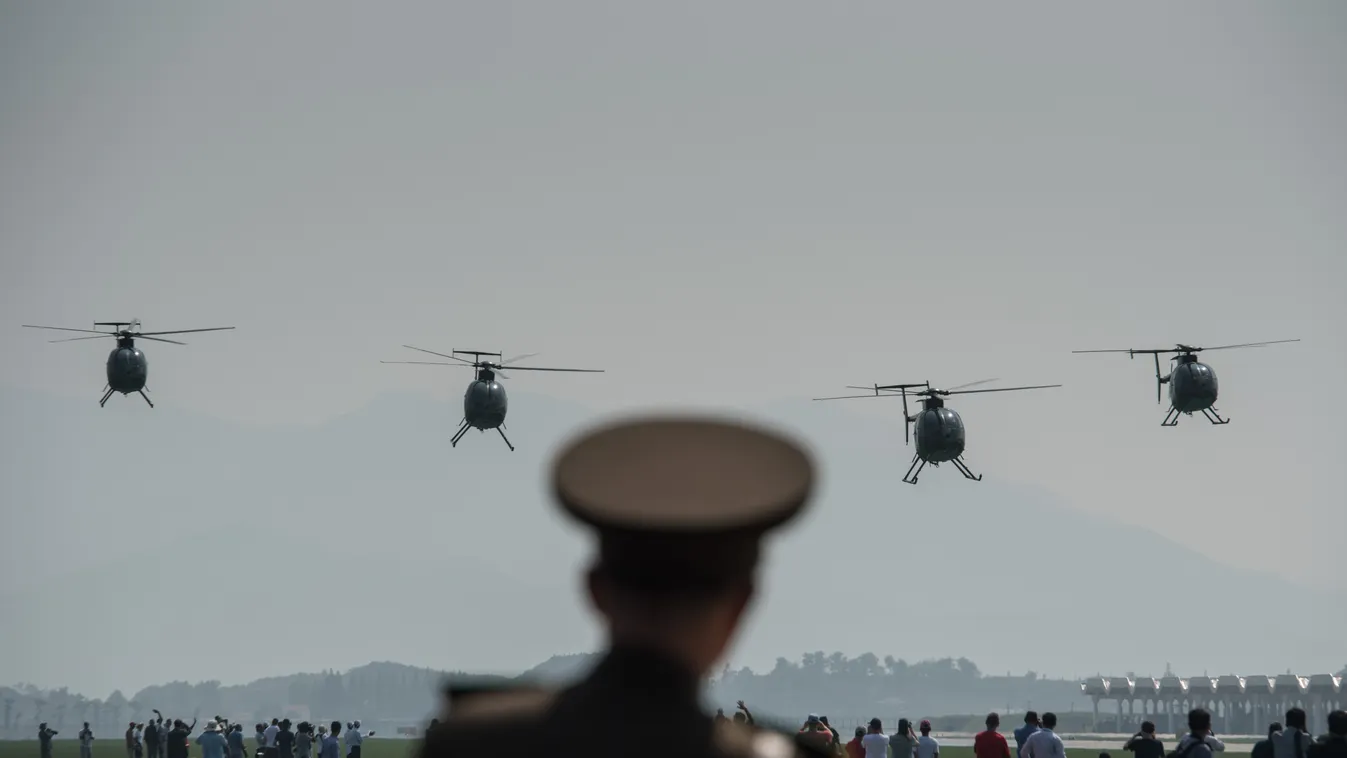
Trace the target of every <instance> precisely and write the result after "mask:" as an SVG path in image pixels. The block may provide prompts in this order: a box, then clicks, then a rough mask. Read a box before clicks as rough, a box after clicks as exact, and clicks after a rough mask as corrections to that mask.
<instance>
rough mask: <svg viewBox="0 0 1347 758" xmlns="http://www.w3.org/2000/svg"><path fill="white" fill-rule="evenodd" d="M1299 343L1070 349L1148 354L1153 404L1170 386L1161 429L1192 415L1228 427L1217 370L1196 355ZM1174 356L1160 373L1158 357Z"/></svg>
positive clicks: (1074, 351) (1131, 354) (1079, 351)
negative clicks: (1220, 407) (1220, 404)
mask: <svg viewBox="0 0 1347 758" xmlns="http://www.w3.org/2000/svg"><path fill="white" fill-rule="evenodd" d="M1299 341H1300V340H1298V339H1295V340H1273V341H1271V342H1245V343H1243V344H1240V345H1218V346H1216V347H1189V346H1188V345H1175V346H1174V347H1172V348H1158V349H1155V350H1138V349H1127V350H1072V351H1071V352H1072V353H1127V356H1128V357H1129V358H1134V357H1136V356H1137V355H1147V354H1149V355H1151V356H1152V357H1154V358H1155V402H1156V404H1157V405H1158V404H1159V403H1160V388H1161V386H1162V385H1165V384H1168V385H1169V412H1168V413H1166V414H1165V418H1164V420H1163V421H1161V422H1160V426H1178V425H1179V416H1180V415H1182V414H1187V415H1189V416H1191V415H1193V414H1194V413H1201V414H1202V415H1203V416H1206V417H1207V420H1208V421H1210V422H1211V423H1213V424H1228V423H1230V419H1228V418H1221V416H1220V413H1218V412H1217V410H1216V408H1215V405H1216V396H1217V394H1218V393H1217V390H1218V387H1217V382H1216V371H1215V370H1214V369H1212V367H1211V366H1208V365H1207V364H1205V363H1202V362H1201V361H1199V360H1198V359H1197V354H1198V353H1200V352H1202V351H1204V350H1233V349H1234V348H1237V347H1263V346H1264V345H1280V344H1283V343H1286V342H1299ZM1161 353H1174V354H1175V355H1174V357H1173V358H1170V359H1169V360H1170V362H1171V363H1174V366H1173V368H1171V369H1169V373H1168V374H1161V373H1160V354H1161Z"/></svg>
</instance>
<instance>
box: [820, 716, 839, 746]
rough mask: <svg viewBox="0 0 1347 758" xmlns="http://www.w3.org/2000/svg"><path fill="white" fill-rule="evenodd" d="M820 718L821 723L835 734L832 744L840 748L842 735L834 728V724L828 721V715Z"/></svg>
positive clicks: (830, 732)
mask: <svg viewBox="0 0 1347 758" xmlns="http://www.w3.org/2000/svg"><path fill="white" fill-rule="evenodd" d="M818 720H819V723H820V724H823V726H824V727H826V728H827V729H828V733H829V734H831V735H832V736H833V740H832V746H833V747H836V748H840V747H841V746H842V735H841V734H838V732H837V730H836V729H833V725H832V724H829V723H828V717H827V716H819V719H818Z"/></svg>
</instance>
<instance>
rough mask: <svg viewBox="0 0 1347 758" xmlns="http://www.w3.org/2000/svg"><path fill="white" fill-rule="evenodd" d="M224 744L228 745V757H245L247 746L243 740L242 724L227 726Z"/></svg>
mask: <svg viewBox="0 0 1347 758" xmlns="http://www.w3.org/2000/svg"><path fill="white" fill-rule="evenodd" d="M225 744H226V745H227V746H228V747H229V758H247V753H248V746H247V744H246V743H245V742H244V741H243V724H234V725H233V726H231V727H229V734H227V735H225Z"/></svg>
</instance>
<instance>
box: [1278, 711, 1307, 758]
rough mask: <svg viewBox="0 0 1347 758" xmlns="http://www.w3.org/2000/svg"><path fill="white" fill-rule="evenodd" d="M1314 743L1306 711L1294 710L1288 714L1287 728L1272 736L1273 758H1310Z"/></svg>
mask: <svg viewBox="0 0 1347 758" xmlns="http://www.w3.org/2000/svg"><path fill="white" fill-rule="evenodd" d="M1313 742H1314V737H1312V736H1311V735H1310V733H1309V725H1308V723H1307V722H1306V719H1305V711H1304V710H1302V709H1300V708H1292V709H1291V710H1289V711H1287V712H1286V728H1285V729H1283V730H1281V731H1280V732H1278V733H1277V734H1274V735H1272V755H1273V758H1308V756H1309V752H1310V744H1311V743H1313Z"/></svg>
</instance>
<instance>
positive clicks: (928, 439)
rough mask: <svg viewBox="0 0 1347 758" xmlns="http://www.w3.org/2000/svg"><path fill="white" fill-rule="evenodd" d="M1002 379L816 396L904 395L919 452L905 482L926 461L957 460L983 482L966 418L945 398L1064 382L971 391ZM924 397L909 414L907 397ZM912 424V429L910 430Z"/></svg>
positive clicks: (907, 436) (907, 435)
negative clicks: (967, 458)
mask: <svg viewBox="0 0 1347 758" xmlns="http://www.w3.org/2000/svg"><path fill="white" fill-rule="evenodd" d="M995 381H1000V380H998V379H983V380H981V381H977V382H970V383H969V384H960V385H958V386H957V387H951V388H949V389H947V390H942V389H937V388H934V387H932V386H931V383H930V382H929V381H926V382H922V383H920V384H876V385H874V386H872V387H857V386H853V385H847V389H852V390H873V391H874V394H873V395H839V396H837V397H816V398H814V399H815V400H847V399H851V398H862V397H900V398H902V400H903V444H904V445H906V444H909V442H910V441H911V437H915V438H916V443H917V452H916V454H915V455H913V456H912V465H910V466H908V467H907V474H905V475H904V476H903V481H904V482H905V483H907V484H916V483H917V475H918V474H920V473H921V470H922V469H924V468H926V464H928V463H929V464H931V465H932V466H935V467H939V466H940V464H942V463H953V464H954V467H955V468H957V469H958V470H959V473H961V474H963V475H964V478H966V479H972V480H973V481H975V482H980V481H982V475H981V474H974V473H973V472H972V471H971V470H969V468H968V464H967V463H965V462H964V460H963V451H964V444H965V442H966V433H965V431H964V425H963V419H962V418H960V417H959V414H958V413H956V412H955V411H954V409H953V408H947V407H945V401H944V400H943V398H946V397H949V396H950V395H972V394H977V393H981V392H1016V391H1019V390H1042V389H1050V388H1053V387H1060V386H1062V385H1060V384H1038V385H1034V386H1032V387H1000V388H996V389H986V390H971V389H967V388H968V387H976V386H978V385H981V384H987V383H989V382H995ZM909 396H911V397H917V398H921V402H922V409H921V411H919V412H918V413H917V415H915V416H911V415H908V410H907V398H908V397H909ZM909 427H911V429H910V430H909Z"/></svg>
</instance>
